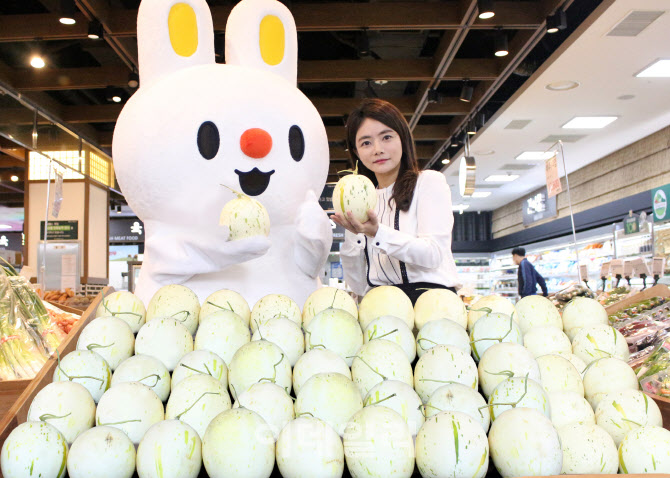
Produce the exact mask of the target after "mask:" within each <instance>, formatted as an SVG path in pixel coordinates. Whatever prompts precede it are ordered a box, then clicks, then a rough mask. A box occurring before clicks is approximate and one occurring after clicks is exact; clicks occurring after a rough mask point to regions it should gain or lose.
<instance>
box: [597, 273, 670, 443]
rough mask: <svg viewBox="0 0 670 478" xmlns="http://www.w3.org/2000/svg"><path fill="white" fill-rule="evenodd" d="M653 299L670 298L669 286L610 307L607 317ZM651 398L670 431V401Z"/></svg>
mask: <svg viewBox="0 0 670 478" xmlns="http://www.w3.org/2000/svg"><path fill="white" fill-rule="evenodd" d="M652 297H670V289H669V288H668V286H667V285H663V284H658V285H655V286H653V287H650V288H649V289H645V290H643V291H640V292H638V293H637V294H635V295H633V296H630V297H628V298H627V299H624V300H621V301H619V302H616V303H614V304H612V305H610V306H609V307H605V310H606V311H607V315H612V314H616V313H617V312H619V311H621V310H623V309H625V308H627V307H630V306H631V305H633V304H636V303H638V302H641V301H643V300H647V299H651V298H652ZM647 395H649V396H650V397H651V398H653V399H654V401H655V402H656V403H657V404H658V408H660V409H661V415H663V426H664V427H665V428H667V429H669V430H670V399H668V398H665V397H659V396H658V395H653V394H650V393H648V394H647Z"/></svg>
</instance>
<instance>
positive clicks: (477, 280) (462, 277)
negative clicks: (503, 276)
mask: <svg viewBox="0 0 670 478" xmlns="http://www.w3.org/2000/svg"><path fill="white" fill-rule="evenodd" d="M454 262H455V263H456V270H457V271H458V280H459V282H460V283H461V284H462V285H463V288H467V289H468V290H471V293H472V294H473V295H488V294H490V293H491V278H490V272H489V271H490V262H491V256H490V254H458V253H457V254H454Z"/></svg>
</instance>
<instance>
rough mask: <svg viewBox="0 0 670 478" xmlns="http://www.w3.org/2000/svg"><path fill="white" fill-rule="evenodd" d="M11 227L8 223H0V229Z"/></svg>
mask: <svg viewBox="0 0 670 478" xmlns="http://www.w3.org/2000/svg"><path fill="white" fill-rule="evenodd" d="M11 228H12V226H10V225H9V224H0V229H11Z"/></svg>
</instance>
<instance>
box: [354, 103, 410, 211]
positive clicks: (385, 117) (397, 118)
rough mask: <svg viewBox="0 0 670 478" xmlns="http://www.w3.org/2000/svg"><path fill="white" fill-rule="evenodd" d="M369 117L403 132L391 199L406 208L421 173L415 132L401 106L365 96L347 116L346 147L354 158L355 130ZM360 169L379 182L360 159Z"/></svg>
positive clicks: (401, 133) (397, 205)
mask: <svg viewBox="0 0 670 478" xmlns="http://www.w3.org/2000/svg"><path fill="white" fill-rule="evenodd" d="M366 118H371V119H373V120H377V121H379V122H380V123H383V124H385V125H386V126H388V127H389V128H391V129H392V130H393V131H395V132H396V133H398V136H400V141H401V143H402V157H401V158H400V170H399V171H398V177H397V179H396V181H395V184H394V185H393V194H392V195H391V199H392V200H393V201H395V204H396V207H397V208H398V209H399V210H401V211H407V210H408V209H409V206H410V204H411V203H412V196H414V188H415V187H416V180H417V178H418V176H419V165H418V163H417V160H416V152H415V149H414V139H413V138H412V132H411V131H410V130H409V125H408V124H407V121H405V117H404V116H403V115H402V113H401V112H400V110H399V109H398V108H396V107H395V106H393V105H392V104H391V103H389V102H388V101H384V100H380V99H376V98H371V99H366V100H364V101H363V102H362V103H361V104H360V105H359V106H358V108H356V109H355V110H354V111H352V112H351V114H350V115H349V118H348V119H347V126H346V127H347V149H348V150H349V156H351V159H352V160H353V161H354V162H356V161H357V160H358V159H359V158H358V154H357V153H356V133H358V129H359V128H360V127H361V123H363V121H365V119H366ZM358 172H359V173H360V174H363V175H365V176H367V177H368V178H369V179H370V180H371V181H372V182H373V183H374V185H375V186H377V178H376V177H375V175H374V173H373V172H372V171H370V170H369V169H368V168H366V167H365V165H364V164H363V162H362V161H360V162H359V163H358ZM389 201H390V200H389Z"/></svg>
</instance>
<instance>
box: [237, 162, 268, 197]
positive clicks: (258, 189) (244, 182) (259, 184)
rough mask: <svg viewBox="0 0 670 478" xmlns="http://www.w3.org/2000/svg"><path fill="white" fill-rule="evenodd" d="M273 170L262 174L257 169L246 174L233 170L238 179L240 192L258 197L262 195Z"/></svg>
mask: <svg viewBox="0 0 670 478" xmlns="http://www.w3.org/2000/svg"><path fill="white" fill-rule="evenodd" d="M274 172H275V170H274V169H273V170H272V171H270V172H268V173H264V172H263V171H261V170H260V169H258V168H254V169H252V170H251V171H247V172H246V173H245V172H243V171H240V170H239V169H236V170H235V174H237V175H238V176H239V177H240V187H241V188H242V192H243V193H244V194H246V195H247V196H258V195H259V194H263V191H265V190H266V189H267V187H268V185H269V184H270V176H272V175H273V174H274Z"/></svg>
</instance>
